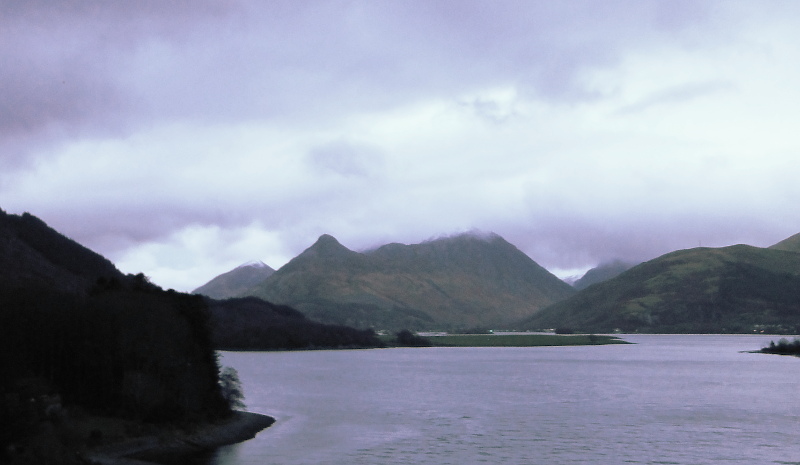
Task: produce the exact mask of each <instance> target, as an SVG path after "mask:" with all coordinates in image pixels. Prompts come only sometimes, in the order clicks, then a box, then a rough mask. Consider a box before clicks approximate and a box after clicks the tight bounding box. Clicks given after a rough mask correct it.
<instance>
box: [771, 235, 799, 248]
mask: <svg viewBox="0 0 800 465" xmlns="http://www.w3.org/2000/svg"><path fill="white" fill-rule="evenodd" d="M769 248H770V249H775V250H786V251H788V252H800V233H797V234H795V235H794V236H791V237H789V238H787V239H784V240H782V241H780V242H778V243H777V244H774V245H771V246H770V247H769Z"/></svg>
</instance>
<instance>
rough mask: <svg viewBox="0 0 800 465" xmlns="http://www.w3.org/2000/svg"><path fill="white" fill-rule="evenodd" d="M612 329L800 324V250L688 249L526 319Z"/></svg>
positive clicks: (537, 324) (788, 328) (532, 323)
mask: <svg viewBox="0 0 800 465" xmlns="http://www.w3.org/2000/svg"><path fill="white" fill-rule="evenodd" d="M521 326H523V327H525V328H554V327H569V328H573V329H575V330H579V331H591V332H608V331H613V330H615V329H618V330H622V331H625V332H632V331H640V332H675V333H686V332H714V333H725V332H738V333H742V332H744V333H746V332H753V331H760V330H762V329H765V330H768V331H778V332H797V331H798V330H800V254H798V253H794V252H788V251H785V250H776V249H763V248H757V247H751V246H747V245H736V246H731V247H724V248H717V249H712V248H697V249H689V250H680V251H677V252H672V253H669V254H666V255H663V256H661V257H659V258H656V259H654V260H651V261H648V262H645V263H643V264H641V265H638V266H636V267H633V268H631V269H630V270H628V271H626V272H624V273H622V274H620V275H619V276H617V277H616V278H613V279H610V280H608V281H605V282H602V283H599V284H596V285H594V286H591V287H589V288H587V289H585V290H583V291H581V292H579V293H578V294H576V295H574V296H572V297H571V298H569V299H566V300H564V301H562V302H559V303H556V304H554V305H552V306H550V307H548V308H546V309H544V310H542V311H541V312H540V313H538V314H536V315H533V316H532V317H530V318H528V319H526V320H523V322H522V323H521Z"/></svg>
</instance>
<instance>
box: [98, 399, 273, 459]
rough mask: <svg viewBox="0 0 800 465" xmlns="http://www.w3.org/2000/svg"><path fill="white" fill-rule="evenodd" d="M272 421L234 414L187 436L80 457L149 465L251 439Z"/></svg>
mask: <svg viewBox="0 0 800 465" xmlns="http://www.w3.org/2000/svg"><path fill="white" fill-rule="evenodd" d="M274 422H275V419H274V418H272V417H269V416H267V415H261V414H258V413H250V412H234V413H233V414H232V415H231V416H230V417H228V418H226V419H224V420H221V421H219V422H215V423H210V424H206V425H201V426H199V427H198V428H195V429H194V430H193V431H191V432H179V431H168V432H164V433H163V434H159V435H157V436H146V437H140V438H135V439H130V440H127V441H124V442H121V443H117V444H110V445H106V446H102V447H98V448H94V449H91V450H89V451H88V452H86V453H85V454H83V458H84V460H85V461H86V462H87V463H89V464H92V465H152V464H153V463H157V462H159V461H160V460H164V459H167V458H170V457H172V458H174V457H179V456H182V455H190V454H194V453H198V452H202V451H207V450H211V449H215V448H217V447H221V446H226V445H229V444H235V443H237V442H242V441H246V440H248V439H252V438H254V437H255V436H256V434H258V432H259V431H261V430H263V429H265V428H268V427H269V426H271V425H272V424H273V423H274Z"/></svg>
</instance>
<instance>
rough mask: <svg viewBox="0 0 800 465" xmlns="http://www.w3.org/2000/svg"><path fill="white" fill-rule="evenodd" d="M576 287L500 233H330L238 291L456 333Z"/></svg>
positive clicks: (337, 320) (377, 321) (309, 310)
mask: <svg viewBox="0 0 800 465" xmlns="http://www.w3.org/2000/svg"><path fill="white" fill-rule="evenodd" d="M200 289H202V288H200ZM574 292H575V291H574V289H572V287H571V286H569V285H568V284H566V283H564V282H563V281H561V280H560V279H558V278H557V277H556V276H554V275H553V274H551V273H550V272H548V271H547V270H545V269H544V268H542V267H541V266H539V265H538V264H537V263H536V262H534V261H533V260H531V259H530V258H529V257H528V256H527V255H525V254H524V253H523V252H521V251H520V250H519V249H517V248H516V247H514V246H513V245H511V244H510V243H508V242H507V241H506V240H505V239H503V238H502V237H500V236H498V235H496V234H486V235H477V234H462V235H458V236H452V237H446V238H440V239H436V240H431V241H428V242H423V243H421V244H413V245H404V244H397V243H393V244H387V245H384V246H382V247H379V248H377V249H374V250H370V251H366V252H354V251H352V250H349V249H348V248H346V247H344V246H343V245H342V244H340V243H339V241H337V240H336V239H335V238H334V237H332V236H330V235H322V236H321V237H320V238H319V239H318V240H317V241H316V242H315V243H314V244H313V245H312V246H311V247H309V248H308V249H306V250H305V251H304V252H303V253H301V254H300V255H298V256H297V257H295V258H294V259H293V260H291V261H290V262H289V263H287V264H286V265H284V266H283V267H281V268H280V269H278V270H277V271H276V272H275V273H274V274H272V275H271V276H269V277H268V278H266V279H264V280H263V281H262V282H261V283H259V284H258V285H256V286H253V287H252V288H250V289H249V290H247V291H245V292H242V293H240V294H238V295H236V296H238V297H243V296H256V297H260V298H262V299H264V300H267V301H270V302H274V303H278V304H285V305H290V306H292V307H294V308H297V309H298V310H300V311H302V312H303V313H305V314H306V315H308V316H309V317H310V318H312V319H314V320H317V321H322V322H326V323H332V324H344V325H348V326H355V327H362V328H368V327H372V328H378V329H390V330H398V329H402V328H410V329H449V330H452V329H463V328H472V327H487V328H498V327H506V325H508V324H510V323H512V322H515V321H518V320H520V319H521V318H523V317H525V316H528V315H531V314H533V313H535V312H536V311H538V310H539V309H541V308H544V307H546V306H548V305H550V304H552V303H554V302H557V301H560V300H563V299H564V298H566V297H568V296H570V295H572V294H573V293H574ZM230 297H233V296H230Z"/></svg>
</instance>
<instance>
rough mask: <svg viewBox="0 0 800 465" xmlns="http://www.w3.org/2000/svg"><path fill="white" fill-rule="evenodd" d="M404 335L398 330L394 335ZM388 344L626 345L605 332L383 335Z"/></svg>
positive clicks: (473, 345) (436, 345)
mask: <svg viewBox="0 0 800 465" xmlns="http://www.w3.org/2000/svg"><path fill="white" fill-rule="evenodd" d="M401 334H405V333H404V332H401V333H398V336H400V335H401ZM383 340H384V342H386V344H387V345H390V346H402V347H546V346H585V345H606V344H629V343H628V342H626V341H623V340H622V339H620V338H618V337H616V336H608V335H597V334H569V335H564V334H540V333H536V334H532V333H518V334H513V333H512V334H442V335H433V336H419V335H415V336H414V338H413V339H411V338H410V337H409V336H407V335H405V336H404V337H393V336H383Z"/></svg>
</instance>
